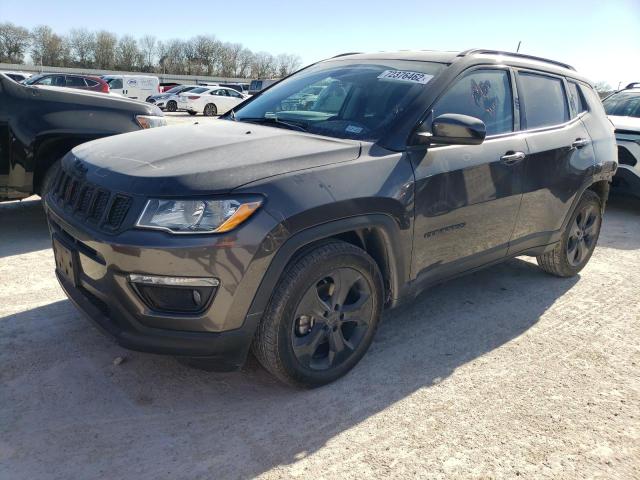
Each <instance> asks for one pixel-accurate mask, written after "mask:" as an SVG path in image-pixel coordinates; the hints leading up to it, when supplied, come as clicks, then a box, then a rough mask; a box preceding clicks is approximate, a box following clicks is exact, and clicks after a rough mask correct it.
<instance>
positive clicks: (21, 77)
mask: <svg viewBox="0 0 640 480" xmlns="http://www.w3.org/2000/svg"><path fill="white" fill-rule="evenodd" d="M0 73H4V74H5V75H6V76H7V77H9V78H10V79H11V80H14V81H16V82H24V81H25V80H26V79H28V78H29V77H31V76H32V74H31V73H27V72H13V71H1V72H0Z"/></svg>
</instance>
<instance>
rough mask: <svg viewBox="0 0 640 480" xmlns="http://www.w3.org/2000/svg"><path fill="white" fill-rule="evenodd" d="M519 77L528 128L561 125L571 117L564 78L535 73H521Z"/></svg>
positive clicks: (521, 99)
mask: <svg viewBox="0 0 640 480" xmlns="http://www.w3.org/2000/svg"><path fill="white" fill-rule="evenodd" d="M518 77H519V80H520V81H519V83H518V94H519V96H520V101H521V104H524V118H525V122H526V123H525V125H526V127H527V128H528V129H531V128H540V127H548V126H551V125H559V124H561V123H564V122H566V121H567V120H568V119H569V111H568V108H567V100H566V98H565V95H564V87H563V85H562V80H560V79H559V78H554V77H548V76H545V75H537V74H535V73H519V74H518Z"/></svg>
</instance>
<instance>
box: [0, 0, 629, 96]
mask: <svg viewBox="0 0 640 480" xmlns="http://www.w3.org/2000/svg"><path fill="white" fill-rule="evenodd" d="M3 21H10V22H13V23H16V24H19V25H23V26H26V27H29V28H31V27H34V26H36V25H39V24H48V25H50V26H51V27H53V28H54V30H56V31H57V32H58V33H67V32H68V31H69V30H71V29H72V28H78V27H85V28H89V29H93V30H97V29H107V30H110V31H112V32H114V33H116V34H118V35H123V34H132V35H134V36H142V35H144V34H153V35H155V36H156V37H158V38H160V39H163V40H166V39H170V38H182V39H186V38H189V37H191V36H193V35H197V34H214V35H216V36H217V37H218V38H219V39H221V40H223V41H230V42H240V43H243V44H244V45H245V46H247V47H249V48H250V49H252V50H254V51H260V50H264V51H268V52H270V53H274V54H277V53H284V52H287V53H296V54H298V55H300V57H301V58H302V59H303V62H304V63H305V64H306V63H311V62H313V61H316V60H320V59H322V58H326V57H330V56H333V55H335V54H338V53H342V52H352V51H363V52H372V51H380V50H401V49H410V50H411V49H436V50H464V49H467V48H473V47H482V48H493V49H500V50H510V51H515V49H516V46H517V44H518V41H520V40H521V41H522V47H521V49H520V51H521V52H523V53H529V54H532V55H540V56H544V57H549V58H554V59H557V60H561V61H564V62H567V63H570V64H572V65H574V66H575V67H576V68H577V69H578V70H579V71H581V72H582V73H584V74H585V75H587V76H588V77H589V78H591V79H592V80H594V81H598V80H604V81H607V82H608V83H609V84H611V85H612V86H614V87H617V85H618V83H619V82H621V83H623V84H626V83H628V82H631V81H640V0H601V1H596V0H529V1H498V0H446V1H443V0H438V1H432V0H422V1H414V0H406V1H405V0H393V1H390V0H386V1H378V0H366V1H353V0H352V1H349V0H340V1H335V0H322V1H318V0H314V1H304V0H297V1H292V0H280V1H277V2H276V1H275V0H260V1H253V0H241V1H225V2H220V1H213V0H207V1H204V0H199V1H194V2H176V1H175V0H169V1H164V0H153V1H131V0H109V1H108V2H88V1H86V0H83V1H74V0H65V1H62V2H52V1H51V0H45V1H40V0H29V1H17V0H0V22H3Z"/></svg>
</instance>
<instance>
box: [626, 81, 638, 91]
mask: <svg viewBox="0 0 640 480" xmlns="http://www.w3.org/2000/svg"><path fill="white" fill-rule="evenodd" d="M638 87H640V82H631V83H630V84H629V85H627V86H626V87H624V89H625V90H626V89H627V88H638Z"/></svg>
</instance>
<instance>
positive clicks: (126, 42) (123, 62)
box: [116, 35, 143, 71]
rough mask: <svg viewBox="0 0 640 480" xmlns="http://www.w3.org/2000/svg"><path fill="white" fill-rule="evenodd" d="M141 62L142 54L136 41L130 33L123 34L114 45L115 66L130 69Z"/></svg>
mask: <svg viewBox="0 0 640 480" xmlns="http://www.w3.org/2000/svg"><path fill="white" fill-rule="evenodd" d="M142 63H143V55H142V54H141V53H140V50H139V49H138V42H136V39H135V38H133V37H132V36H131V35H124V36H123V37H122V38H120V40H119V41H118V45H117V46H116V66H117V67H118V68H119V69H121V70H127V71H132V70H134V69H135V68H137V67H138V66H139V65H141V64H142Z"/></svg>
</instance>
